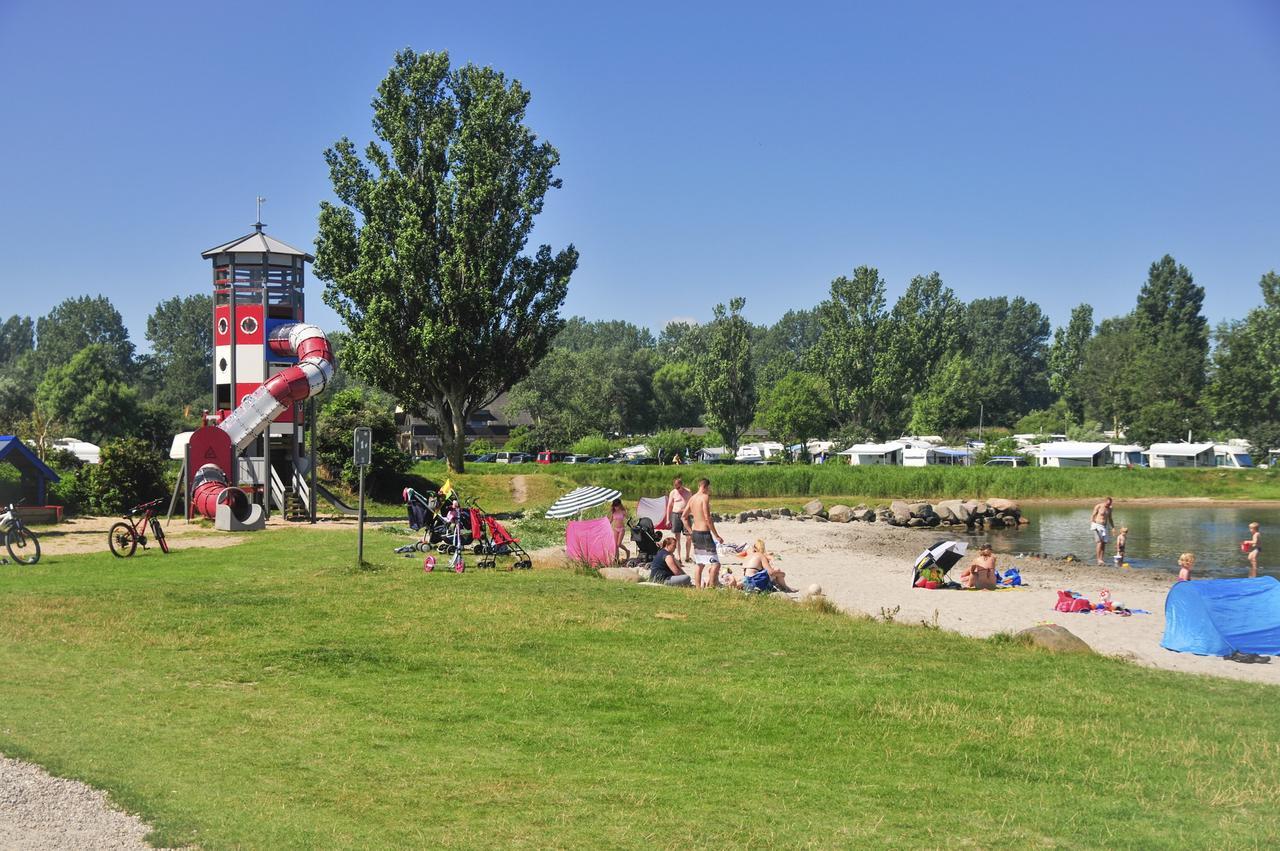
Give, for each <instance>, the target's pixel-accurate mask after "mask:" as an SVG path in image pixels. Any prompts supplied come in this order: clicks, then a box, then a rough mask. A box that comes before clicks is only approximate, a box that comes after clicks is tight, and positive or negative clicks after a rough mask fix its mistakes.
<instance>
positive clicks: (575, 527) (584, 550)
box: [564, 517, 617, 565]
mask: <svg viewBox="0 0 1280 851" xmlns="http://www.w3.org/2000/svg"><path fill="white" fill-rule="evenodd" d="M564 551H565V554H566V555H568V557H569V560H570V561H581V562H584V563H586V564H590V565H609V564H613V561H614V558H615V556H616V555H617V550H616V549H615V547H614V545H613V527H612V526H610V525H609V518H607V517H600V518H598V519H596V520H570V521H569V523H568V525H567V526H566V527H565V531H564Z"/></svg>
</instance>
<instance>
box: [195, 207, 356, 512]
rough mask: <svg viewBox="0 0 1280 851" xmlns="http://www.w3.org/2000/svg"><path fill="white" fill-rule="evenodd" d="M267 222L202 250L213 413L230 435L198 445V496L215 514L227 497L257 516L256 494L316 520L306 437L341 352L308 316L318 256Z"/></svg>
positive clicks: (266, 507) (201, 508) (200, 505)
mask: <svg viewBox="0 0 1280 851" xmlns="http://www.w3.org/2000/svg"><path fill="white" fill-rule="evenodd" d="M263 227H264V226H263V224H262V222H261V221H258V222H257V223H256V224H255V225H254V229H253V232H252V233H250V234H248V235H246V236H242V237H239V238H238V239H233V240H231V241H230V242H226V243H223V244H222V245H218V246H216V247H214V248H210V249H209V250H208V251H205V252H203V253H202V254H201V257H203V258H205V259H207V260H210V261H211V262H212V267H213V317H212V321H213V387H212V391H213V399H212V402H213V404H212V407H211V409H210V410H211V412H212V415H211V419H212V420H213V421H214V423H216V426H217V429H218V430H219V431H221V432H223V433H224V434H225V435H226V436H227V437H226V438H224V437H221V436H219V435H211V434H210V435H209V436H210V437H211V438H212V439H216V444H217V445H215V446H212V447H210V446H205V445H204V444H203V442H201V441H198V443H200V445H199V446H198V447H197V446H196V444H193V449H195V448H198V449H199V452H198V453H196V454H198V455H199V457H195V455H193V456H192V457H191V458H190V459H189V461H188V466H189V471H190V472H189V475H190V479H189V481H191V483H192V497H193V501H191V502H189V504H190V505H191V507H192V508H193V509H194V510H195V511H197V512H199V513H202V514H205V515H206V516H210V517H212V516H213V510H214V509H216V507H217V504H218V503H227V504H234V506H235V513H236V514H237V515H244V516H248V512H247V510H246V505H245V503H246V502H248V503H253V504H256V505H258V506H261V514H262V515H263V518H264V519H265V517H266V516H268V515H269V514H270V513H271V511H272V510H277V511H283V512H285V513H286V515H287V516H289V517H291V518H293V519H310V520H312V521H314V520H315V516H316V509H315V488H314V471H315V457H314V449H313V448H312V447H314V440H310V441H304V436H305V431H306V429H307V428H308V427H309V426H311V427H313V424H314V422H315V416H314V414H315V401H314V399H313V398H312V397H313V396H314V394H316V393H319V392H321V391H322V390H323V389H324V386H325V384H326V383H327V382H328V380H329V378H330V377H331V376H332V374H333V366H334V364H333V356H332V354H331V352H330V350H329V344H328V341H327V340H326V339H325V337H324V334H323V333H322V332H321V331H320V330H319V329H318V328H315V327H314V326H311V325H307V324H305V322H304V315H305V302H304V293H303V286H304V283H305V279H306V264H307V263H309V262H311V261H312V260H313V259H314V258H313V257H312V256H311V255H310V254H308V253H307V252H305V251H301V250H299V249H297V248H294V247H293V246H291V245H288V244H286V243H284V242H281V241H280V240H278V239H276V238H274V237H272V236H269V235H267V234H266V233H265V232H264V231H263ZM212 431H213V429H201V430H200V432H197V435H200V434H202V433H210V432H212ZM313 437H314V432H313ZM228 438H229V439H228ZM227 444H229V446H228V445H227ZM304 447H306V449H305V450H304ZM228 451H229V453H230V456H231V457H226V456H227V453H228ZM215 455H216V456H218V457H217V458H216V459H215ZM210 462H212V463H210ZM214 468H216V469H214ZM219 472H220V473H221V476H218V473H219ZM214 485H217V487H215V486H214ZM235 491H240V492H242V494H243V496H240V495H238V494H236V493H235ZM253 513H254V515H255V516H256V514H257V513H258V512H257V511H255V512H253Z"/></svg>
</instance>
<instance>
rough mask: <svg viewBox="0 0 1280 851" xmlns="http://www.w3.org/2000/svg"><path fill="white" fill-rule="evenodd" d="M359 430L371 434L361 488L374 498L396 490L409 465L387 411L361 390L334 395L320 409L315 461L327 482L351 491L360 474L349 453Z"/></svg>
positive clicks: (390, 415)
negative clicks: (367, 429) (360, 428)
mask: <svg viewBox="0 0 1280 851" xmlns="http://www.w3.org/2000/svg"><path fill="white" fill-rule="evenodd" d="M359 426H367V427H368V428H369V429H371V430H372V432H373V457H372V459H371V461H372V463H371V464H370V465H369V468H368V469H367V470H365V487H367V488H369V490H370V491H371V492H372V493H374V494H379V495H383V496H386V495H390V494H392V493H394V492H395V491H396V490H398V489H399V485H400V477H401V476H402V475H403V474H404V473H405V472H406V471H407V470H408V469H409V466H410V463H411V461H410V458H409V456H408V455H406V454H405V453H404V452H401V451H400V447H399V445H397V442H396V438H397V436H398V432H397V430H396V423H395V418H394V417H393V416H392V413H391V410H390V409H389V408H386V407H383V406H382V405H380V404H378V403H377V401H376V400H375V399H374V398H373V397H372V395H371V394H370V393H369V392H368V391H366V390H364V389H362V388H354V387H353V388H349V389H347V390H342V391H340V392H338V393H335V394H334V395H333V396H331V397H330V398H329V401H327V402H326V403H325V405H324V407H323V408H321V409H320V415H319V416H318V417H317V418H316V459H317V461H318V463H319V464H320V466H321V467H322V468H323V469H324V470H325V471H326V473H327V474H328V477H329V479H330V480H331V481H335V482H338V483H340V484H342V485H344V486H345V487H347V488H355V487H356V486H357V485H358V484H359V481H360V473H359V470H358V469H357V467H356V465H355V463H354V461H353V459H352V457H351V450H352V444H353V441H354V432H355V429H356V428H357V427H359Z"/></svg>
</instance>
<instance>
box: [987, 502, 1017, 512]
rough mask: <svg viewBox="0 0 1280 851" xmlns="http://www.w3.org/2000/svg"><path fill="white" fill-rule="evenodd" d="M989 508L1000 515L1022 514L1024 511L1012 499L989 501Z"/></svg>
mask: <svg viewBox="0 0 1280 851" xmlns="http://www.w3.org/2000/svg"><path fill="white" fill-rule="evenodd" d="M987 506H988V507H989V508H990V509H991V510H992V511H996V512H999V513H1000V514H1021V513H1022V510H1021V509H1020V508H1018V503H1016V502H1014V501H1013V500H1011V499H989V500H987Z"/></svg>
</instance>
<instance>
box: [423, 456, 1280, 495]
mask: <svg viewBox="0 0 1280 851" xmlns="http://www.w3.org/2000/svg"><path fill="white" fill-rule="evenodd" d="M468 470H469V472H468V474H467V477H468V478H470V477H472V476H476V477H478V478H479V479H481V480H488V481H486V483H485V484H484V487H486V488H489V489H491V490H492V489H494V488H500V487H501V485H500V482H501V481H502V480H503V479H504V478H505V479H507V480H509V479H510V477H511V475H512V474H513V473H517V472H518V473H519V474H522V475H524V476H525V477H526V479H528V480H529V481H535V480H539V479H541V480H542V481H544V482H549V483H550V484H551V485H552V486H550V487H548V488H546V493H547V494H548V495H550V496H551V498H554V495H555V494H556V493H557V492H559V489H561V488H564V487H565V486H566V485H568V486H569V487H572V486H574V485H575V484H593V485H607V486H609V487H615V488H618V489H619V490H621V491H622V493H623V496H625V497H626V498H627V499H637V498H639V497H641V496H659V495H662V494H664V493H666V492H667V490H668V489H670V487H671V478H672V476H673V475H675V473H676V472H677V470H676V468H673V467H631V466H626V465H620V464H584V465H574V464H557V465H552V466H551V467H546V466H540V465H537V464H523V465H519V467H516V468H513V469H511V470H503V471H502V472H501V473H496V472H494V471H493V467H492V466H491V465H476V464H473V465H471V466H470V467H468ZM482 470H483V471H484V472H480V471H482ZM414 471H415V472H417V473H419V474H421V475H424V476H426V477H428V478H433V479H435V480H440V479H441V478H443V476H444V465H443V464H442V463H424V464H419V465H417V467H415V468H414ZM679 473H680V475H682V476H684V478H685V480H686V482H688V481H690V480H694V479H697V478H699V477H701V476H706V477H707V478H709V479H711V481H712V485H713V488H714V490H715V493H716V495H717V496H720V497H734V498H756V497H759V498H767V497H791V498H800V497H811V496H819V497H824V496H849V495H858V496H860V497H862V498H865V499H882V500H883V499H893V498H896V497H903V498H909V499H931V498H937V499H944V498H949V497H992V496H1000V497H1005V498H1006V499H1075V498H1091V497H1098V496H1105V495H1107V494H1110V495H1112V496H1115V497H1117V498H1131V499H1132V498H1140V497H1145V498H1169V499H1177V498H1185V497H1196V498H1202V499H1204V498H1207V499H1280V470H1216V469H1200V470H1128V469H1123V468H1114V467H1104V468H1099V469H1056V468H1036V467H1031V468H1019V469H1014V468H1010V467H887V466H874V467H853V466H849V465H847V464H822V465H768V466H745V465H744V466H736V465H728V466H721V465H700V464H693V465H687V466H682V467H680V468H679ZM548 501H549V500H548Z"/></svg>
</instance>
